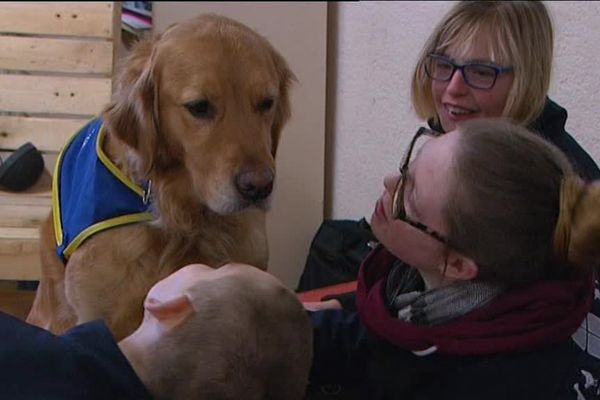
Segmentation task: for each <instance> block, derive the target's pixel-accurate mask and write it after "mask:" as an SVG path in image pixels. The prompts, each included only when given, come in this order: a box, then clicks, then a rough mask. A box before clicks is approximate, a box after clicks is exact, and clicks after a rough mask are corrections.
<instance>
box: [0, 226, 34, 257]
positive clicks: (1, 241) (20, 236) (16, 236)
mask: <svg viewBox="0 0 600 400" xmlns="http://www.w3.org/2000/svg"><path fill="white" fill-rule="evenodd" d="M39 235H40V234H39V229H38V228H13V227H2V226H0V254H2V255H13V254H21V253H36V252H38V251H39V250H38V249H39V243H38V242H39Z"/></svg>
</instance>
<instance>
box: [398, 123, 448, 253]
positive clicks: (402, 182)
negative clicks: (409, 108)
mask: <svg viewBox="0 0 600 400" xmlns="http://www.w3.org/2000/svg"><path fill="white" fill-rule="evenodd" d="M423 135H427V136H433V137H437V136H441V135H443V133H442V132H437V131H434V130H431V129H428V128H425V127H421V128H419V130H418V131H417V133H415V135H414V136H413V138H412V139H411V141H410V144H409V146H408V150H407V151H406V153H405V154H404V157H403V158H402V162H401V163H400V178H399V179H398V182H397V183H396V188H395V189H394V195H393V197H392V217H393V218H394V219H398V220H400V221H403V222H406V223H407V224H409V225H410V226H412V227H414V228H416V229H418V230H420V231H421V232H424V233H426V234H427V235H429V236H431V237H432V238H434V239H435V240H437V241H439V242H442V243H443V244H446V245H447V244H448V239H447V238H446V237H445V236H444V235H442V234H441V233H439V232H436V231H435V230H433V229H431V228H430V227H428V226H427V225H425V224H423V223H421V222H418V221H415V220H413V219H411V218H410V217H408V215H406V208H405V206H404V189H405V187H406V179H404V178H405V177H406V174H407V173H408V165H409V163H410V156H411V154H412V151H413V149H414V147H415V143H416V142H417V139H419V138H420V137H421V136H423Z"/></svg>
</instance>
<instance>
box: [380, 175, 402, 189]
mask: <svg viewBox="0 0 600 400" xmlns="http://www.w3.org/2000/svg"><path fill="white" fill-rule="evenodd" d="M399 179H400V174H398V173H395V174H393V175H387V176H386V177H385V178H383V186H384V187H385V189H386V190H387V191H388V192H390V193H392V192H393V191H394V190H395V189H396V186H397V185H398V180H399Z"/></svg>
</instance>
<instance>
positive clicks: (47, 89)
mask: <svg viewBox="0 0 600 400" xmlns="http://www.w3.org/2000/svg"><path fill="white" fill-rule="evenodd" d="M120 21H121V10H120V4H119V3H117V2H53V3H51V2H0V93H2V95H1V96H0V157H2V159H6V157H8V156H10V154H11V152H12V151H14V150H16V149H17V148H19V147H20V146H21V145H23V144H24V143H26V142H31V143H33V144H34V145H35V146H36V147H37V148H38V149H39V150H40V151H42V153H43V157H44V162H45V166H46V170H45V171H44V174H43V176H42V178H41V179H40V180H39V181H38V183H37V184H36V185H35V186H34V187H33V188H31V189H29V190H27V191H25V192H22V193H10V192H8V191H6V190H2V189H3V188H2V187H1V186H0V279H35V278H36V277H37V276H38V275H39V262H37V259H38V255H37V253H38V244H37V241H38V227H39V224H40V222H41V221H43V219H44V218H45V217H46V216H47V215H48V212H49V210H50V196H51V190H50V189H51V188H50V182H51V174H52V171H53V168H54V164H55V161H56V157H57V155H58V153H59V152H60V150H61V149H62V147H63V146H64V144H65V143H66V141H67V140H68V138H69V137H71V135H72V134H73V133H74V132H75V131H76V130H77V129H79V127H81V126H82V125H83V124H84V123H85V122H86V121H87V120H89V119H90V118H92V117H93V116H95V115H97V114H98V113H99V112H100V111H101V110H102V108H103V107H104V105H106V104H107V103H108V102H109V101H110V97H111V94H112V76H113V73H114V66H115V58H116V54H117V50H118V49H117V48H118V45H119V41H120V34H121V28H120V25H121V23H120ZM32 263H33V265H31V264H32Z"/></svg>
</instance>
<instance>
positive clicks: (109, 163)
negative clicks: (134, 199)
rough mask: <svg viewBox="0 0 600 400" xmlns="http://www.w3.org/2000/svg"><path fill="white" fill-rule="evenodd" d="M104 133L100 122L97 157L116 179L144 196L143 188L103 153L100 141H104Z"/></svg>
mask: <svg viewBox="0 0 600 400" xmlns="http://www.w3.org/2000/svg"><path fill="white" fill-rule="evenodd" d="M104 133H105V132H104V124H102V127H100V132H99V133H98V141H97V142H96V153H97V154H98V158H99V159H100V161H102V164H104V165H105V166H106V168H108V170H109V171H110V172H111V173H112V174H113V175H114V176H116V177H117V179H118V180H120V181H121V182H122V183H123V184H124V185H125V186H127V187H128V188H129V189H131V190H133V191H134V192H135V193H137V194H138V195H139V196H140V197H144V189H142V187H141V186H139V185H136V184H135V183H134V182H132V181H131V180H130V179H129V178H128V177H127V176H126V175H125V174H123V172H121V170H120V169H119V168H118V167H117V166H116V165H115V164H113V162H112V161H111V160H110V158H108V157H107V156H106V154H104V152H103V151H102V143H104Z"/></svg>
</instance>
